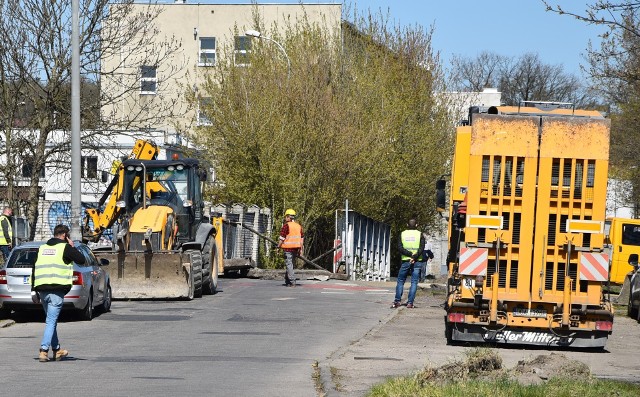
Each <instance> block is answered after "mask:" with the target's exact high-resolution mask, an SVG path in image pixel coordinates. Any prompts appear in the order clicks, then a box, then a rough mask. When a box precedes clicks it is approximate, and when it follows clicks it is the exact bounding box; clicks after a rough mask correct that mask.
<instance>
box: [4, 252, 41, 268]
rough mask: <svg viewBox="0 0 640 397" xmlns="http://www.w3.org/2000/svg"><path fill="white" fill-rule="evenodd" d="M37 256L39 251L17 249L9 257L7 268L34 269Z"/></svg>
mask: <svg viewBox="0 0 640 397" xmlns="http://www.w3.org/2000/svg"><path fill="white" fill-rule="evenodd" d="M37 256H38V250H37V249H15V250H14V251H13V252H12V253H11V255H10V256H9V262H8V263H7V268H33V264H34V263H36V257H37Z"/></svg>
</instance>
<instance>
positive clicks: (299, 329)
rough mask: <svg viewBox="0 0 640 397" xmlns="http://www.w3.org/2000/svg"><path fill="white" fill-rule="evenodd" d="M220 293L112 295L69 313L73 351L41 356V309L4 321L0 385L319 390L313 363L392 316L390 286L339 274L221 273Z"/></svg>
mask: <svg viewBox="0 0 640 397" xmlns="http://www.w3.org/2000/svg"><path fill="white" fill-rule="evenodd" d="M219 285H220V289H221V291H220V292H219V293H218V294H216V295H215V296H205V297H204V298H202V299H196V300H193V301H191V302H187V301H170V302H163V301H162V302H161V301H152V302H139V301H116V302H114V303H113V306H112V310H111V312H110V313H105V314H101V315H99V316H98V317H96V318H94V319H93V321H91V322H82V321H75V320H73V319H72V318H70V317H69V316H65V317H63V321H62V322H61V323H60V324H59V328H58V332H59V336H60V339H61V344H62V347H63V348H66V349H68V350H69V351H70V355H69V357H68V358H66V359H65V360H63V361H61V362H49V363H40V362H38V360H37V352H38V347H39V341H40V338H41V336H42V331H43V328H44V324H43V323H42V321H43V316H41V315H37V314H36V315H28V316H19V317H17V318H15V317H14V319H15V320H16V323H15V324H13V325H12V326H10V327H6V328H2V329H0V357H1V360H0V373H1V374H2V375H1V376H0V394H1V395H5V396H33V395H42V394H46V395H50V396H62V395H65V396H67V395H99V396H100V395H104V396H133V395H139V396H204V395H216V396H317V391H316V388H315V387H316V384H317V382H316V380H315V379H314V373H315V370H314V363H315V362H316V361H323V360H326V359H327V357H329V356H330V355H331V354H332V353H334V352H335V351H337V350H339V349H340V348H342V347H344V346H349V345H350V344H351V343H354V342H355V341H357V340H358V339H360V338H361V337H362V336H363V335H365V334H366V333H367V332H368V331H369V330H371V329H372V328H374V327H376V326H377V325H378V324H379V323H380V321H381V319H384V318H385V317H387V316H388V315H389V307H388V306H389V302H391V301H392V300H393V295H392V294H393V292H392V291H393V288H390V287H389V286H388V285H387V286H386V287H384V288H381V286H380V285H376V283H369V284H367V285H364V286H363V285H361V284H353V283H349V282H341V281H334V280H329V281H324V282H320V281H305V280H303V281H301V285H299V286H298V287H297V288H286V287H284V286H283V285H282V281H274V280H251V279H221V280H220V284H219Z"/></svg>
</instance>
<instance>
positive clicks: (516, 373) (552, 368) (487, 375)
mask: <svg viewBox="0 0 640 397" xmlns="http://www.w3.org/2000/svg"><path fill="white" fill-rule="evenodd" d="M466 355H467V357H466V360H463V361H454V362H452V363H449V364H445V365H442V366H440V367H437V368H431V367H427V368H425V369H423V370H422V371H420V372H419V373H418V374H416V379H417V380H418V382H419V383H420V384H421V385H423V386H425V385H427V384H443V383H451V382H461V381H467V380H471V379H476V380H495V379H499V378H500V379H504V378H507V379H510V380H514V381H517V382H518V383H520V384H523V385H531V384H539V383H542V382H545V381H547V380H549V379H551V378H563V377H574V378H575V377H578V376H584V377H590V376H591V371H590V370H589V367H587V365H586V364H584V363H582V362H580V361H575V360H570V359H568V358H567V357H566V356H565V355H563V354H559V353H551V354H545V355H538V356H537V357H535V358H533V359H531V360H522V361H520V362H518V364H517V365H516V366H515V367H514V368H511V369H505V368H503V366H502V358H501V357H500V355H499V354H498V353H497V352H496V351H495V350H491V349H475V350H471V351H468V352H467V353H466Z"/></svg>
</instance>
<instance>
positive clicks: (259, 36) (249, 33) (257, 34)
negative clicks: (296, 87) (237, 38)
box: [244, 30, 291, 79]
mask: <svg viewBox="0 0 640 397" xmlns="http://www.w3.org/2000/svg"><path fill="white" fill-rule="evenodd" d="M244 35H245V36H249V37H255V38H256V39H264V40H269V41H271V42H272V43H274V44H275V45H277V46H278V48H279V49H280V51H282V53H283V54H284V57H285V58H287V79H290V78H291V60H290V59H289V55H287V51H285V49H284V47H283V46H282V45H281V44H280V43H278V42H277V41H275V40H274V39H272V38H271V37H267V36H263V35H262V33H260V32H258V31H257V30H247V31H246V32H244Z"/></svg>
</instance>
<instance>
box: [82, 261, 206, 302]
mask: <svg viewBox="0 0 640 397" xmlns="http://www.w3.org/2000/svg"><path fill="white" fill-rule="evenodd" d="M95 254H96V256H97V257H100V258H106V259H109V262H110V264H113V265H115V266H109V267H110V269H109V274H110V276H111V290H112V295H113V299H189V300H191V299H193V298H194V291H195V287H196V285H195V284H196V283H195V282H194V276H195V275H194V273H195V272H193V271H192V269H193V263H194V262H197V261H198V260H200V261H201V260H202V259H201V258H200V257H199V252H198V251H194V250H187V251H185V252H179V251H166V252H143V251H129V252H126V251H123V252H96V253H95ZM196 256H198V257H199V259H198V258H196ZM116 270H117V271H116ZM200 277H201V274H200Z"/></svg>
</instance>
